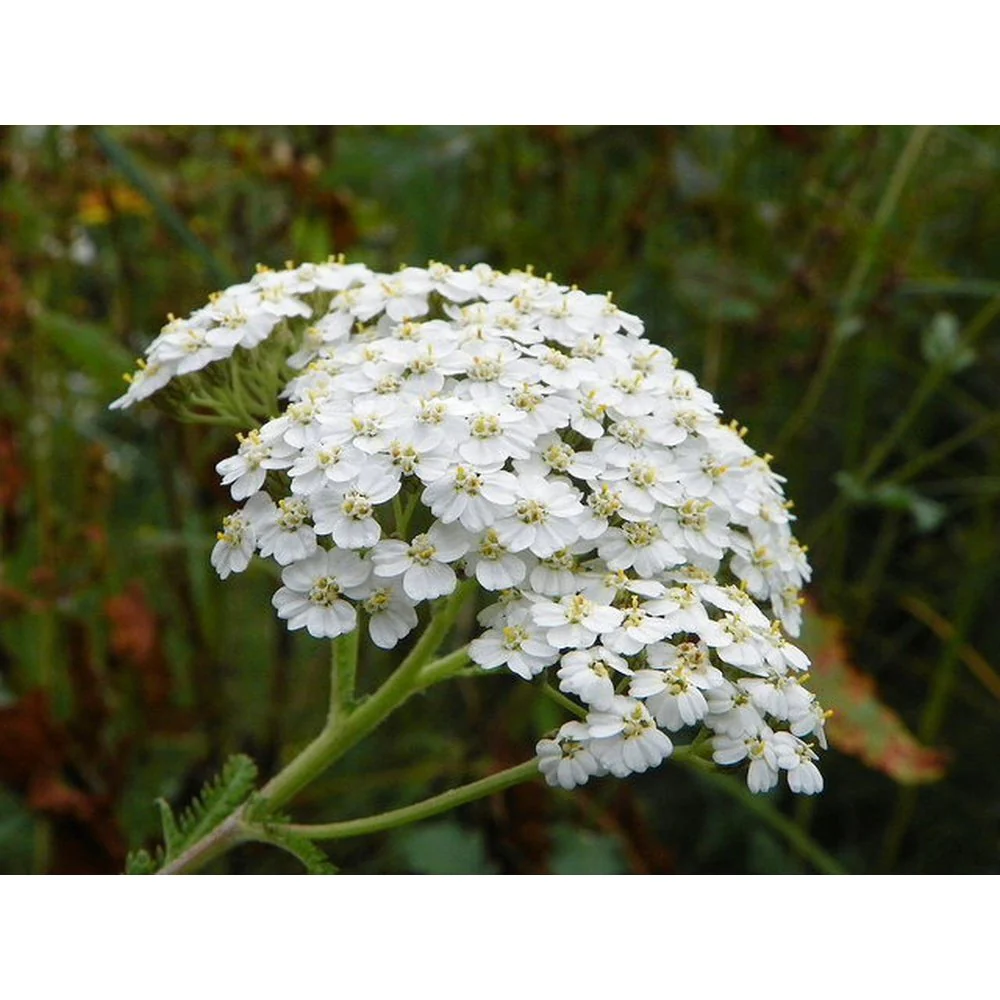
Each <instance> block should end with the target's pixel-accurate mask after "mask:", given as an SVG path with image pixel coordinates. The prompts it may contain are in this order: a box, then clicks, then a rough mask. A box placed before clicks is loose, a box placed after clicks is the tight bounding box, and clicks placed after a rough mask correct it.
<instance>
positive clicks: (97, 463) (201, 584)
mask: <svg viewBox="0 0 1000 1000" xmlns="http://www.w3.org/2000/svg"><path fill="white" fill-rule="evenodd" d="M998 177H1000V132H998V131H997V130H995V129H978V128H938V129H926V128H919V129H912V128H904V127H878V128H862V127H831V128H804V127H797V126H782V127H769V128H763V127H761V128H726V127H704V128H679V127H678V128H652V127H642V128H640V127H635V128H632V127H627V128H626V127H535V128H521V127H516V128H472V127H428V128H415V127H385V128H376V127H364V128H333V127H273V128H271V127H269V128H235V127H215V128H201V127H198V128H192V127H170V128H139V127H129V128H111V129H103V130H95V129H83V128H78V129H57V128H5V129H3V130H2V131H0V386H2V389H0V871H2V872H8V873H10V872H30V871H39V872H42V871H62V872H96V871H120V870H121V869H122V865H123V862H124V855H125V849H126V847H127V846H131V847H138V846H142V845H143V844H147V845H148V844H150V843H151V842H152V840H153V839H154V838H155V837H156V835H157V829H158V826H157V823H158V821H157V811H156V809H155V807H154V800H155V799H156V798H158V797H163V798H166V799H168V800H170V801H171V802H173V803H175V804H181V803H182V802H184V801H187V800H188V799H190V798H191V796H192V795H193V794H194V793H196V792H197V791H198V789H199V788H201V786H202V785H203V784H204V783H205V781H206V780H207V779H208V778H210V776H211V775H212V774H214V773H216V772H217V771H218V768H219V766H220V764H221V762H222V760H223V759H224V758H225V756H226V755H228V754H230V753H233V752H244V753H247V754H249V755H250V756H251V757H252V758H253V759H254V760H255V761H256V762H257V764H258V766H259V768H260V770H261V772H262V773H263V774H269V773H273V771H274V770H275V768H276V765H277V763H278V762H279V761H280V760H282V759H285V758H287V756H288V754H289V752H290V751H291V750H293V749H294V748H296V747H298V746H300V745H301V744H302V742H303V741H304V740H306V739H307V738H308V737H309V736H310V735H311V734H312V733H313V732H314V731H315V730H316V729H317V728H318V725H319V720H320V719H321V717H322V714H323V710H324V706H323V702H324V698H325V685H326V659H327V657H326V649H325V648H323V646H322V644H318V643H315V642H313V641H311V640H309V639H308V637H301V636H290V635H289V634H288V633H287V632H286V631H285V630H284V628H283V627H279V625H278V623H277V622H276V621H275V620H274V618H273V616H272V614H271V609H270V605H269V597H270V593H271V592H272V590H273V586H274V584H273V580H272V579H271V577H270V576H269V575H268V573H267V572H266V571H264V570H263V569H260V570H258V571H254V572H251V573H249V574H247V575H245V576H243V577H240V578H237V579H233V580H230V581H228V582H227V583H226V584H221V583H220V582H219V581H218V580H217V579H215V576H214V573H213V572H212V571H211V569H210V567H209V565H208V554H209V551H210V548H211V544H212V542H213V540H214V531H215V530H216V525H217V523H218V521H219V519H220V517H221V514H222V513H223V512H224V511H225V510H227V509H228V504H227V497H226V496H225V493H224V492H223V491H222V490H220V488H219V487H218V484H217V478H216V476H215V473H214V471H213V467H214V464H215V462H216V461H217V460H218V458H219V457H220V456H222V455H223V454H225V453H226V449H227V448H228V447H229V444H230V442H229V441H227V439H226V436H225V434H222V435H221V436H220V435H219V434H217V433H214V432H209V431H206V430H204V429H202V428H192V427H183V426H178V425H176V424H174V423H171V422H170V421H169V420H168V419H166V418H164V417H162V416H161V415H159V414H158V413H157V412H156V410H155V409H154V408H153V407H151V406H147V407H143V408H140V409H139V410H136V411H130V412H129V413H127V414H126V415H122V414H114V413H109V412H108V411H107V410H106V405H107V403H108V402H109V401H110V400H111V399H112V398H114V396H116V395H118V393H119V391H120V388H121V383H120V374H121V372H122V371H124V370H126V369H127V368H129V367H130V366H131V360H132V358H133V357H134V356H136V355H137V354H138V353H140V352H141V350H142V349H143V348H144V346H145V345H146V344H147V343H148V341H149V340H150V339H151V337H152V336H154V335H155V333H156V332H157V331H158V330H159V328H160V326H161V325H162V323H163V322H164V316H165V314H166V313H168V312H173V313H176V314H178V315H181V314H185V313H187V312H188V311H190V310H192V309H194V308H196V307H198V306H199V305H201V304H202V303H203V302H204V301H205V299H206V298H207V296H208V294H209V293H210V292H212V291H214V290H216V289H218V288H221V287H223V286H224V285H225V284H227V283H229V282H231V281H235V280H242V278H243V277H244V276H246V275H248V274H249V273H251V272H252V270H253V267H254V265H255V264H256V263H257V262H262V263H265V264H269V265H280V264H282V263H283V262H284V261H285V260H286V259H294V260H310V259H320V258H323V257H325V256H326V255H327V254H328V253H331V252H344V253H346V254H347V255H348V256H349V257H350V258H353V259H358V260H363V261H365V262H366V263H368V264H370V265H371V266H373V267H376V268H388V269H392V268H394V267H396V266H397V265H398V264H400V263H402V262H409V263H423V262H425V261H426V260H427V259H428V258H434V259H439V260H443V261H447V262H449V263H452V264H461V263H473V262H475V261H478V260H487V261H489V262H490V263H492V264H493V265H494V266H496V267H498V268H508V267H522V266H524V265H525V264H533V265H534V266H535V267H536V269H537V270H539V271H541V272H546V271H551V272H552V273H553V275H554V276H555V277H556V278H558V279H559V280H561V281H565V282H575V283H578V284H579V285H580V286H581V287H583V288H585V289H587V290H591V291H598V292H603V291H605V290H607V289H612V290H614V292H615V298H616V301H617V302H619V304H621V305H622V307H623V308H625V309H627V310H629V311H631V312H635V313H638V314H640V315H641V316H643V318H644V319H645V320H646V322H647V329H648V330H649V332H650V335H651V336H652V338H653V339H656V340H658V341H659V342H661V343H663V344H665V345H666V346H668V347H669V348H670V349H671V350H672V351H673V352H674V353H675V354H676V355H677V356H678V357H679V359H680V361H681V363H682V365H684V366H685V367H687V368H689V369H690V370H691V371H693V372H694V373H695V374H696V375H697V376H698V378H699V379H700V380H701V382H702V383H703V384H704V385H705V386H706V387H708V388H709V389H711V390H712V391H713V392H714V393H715V394H716V396H717V398H718V399H719V401H720V403H721V404H722V406H723V407H724V409H725V411H726V412H727V413H728V414H729V415H731V416H735V417H737V418H738V419H739V420H740V421H741V422H742V423H745V424H746V425H747V426H748V427H749V428H750V434H749V440H750V442H751V443H752V444H753V445H754V446H755V447H756V448H757V449H758V450H760V451H770V452H773V453H774V454H775V455H776V462H775V465H776V468H777V469H778V470H779V471H781V472H782V473H784V474H785V475H786V476H787V477H788V480H789V483H788V492H789V495H790V496H791V497H793V498H794V499H795V501H796V513H797V514H798V517H799V525H798V528H799V534H800V536H801V537H802V538H803V539H804V540H805V541H807V542H808V543H809V545H810V549H811V558H812V561H813V564H814V569H815V584H814V586H813V587H812V588H811V594H812V597H813V598H814V600H815V601H816V602H817V603H818V605H819V606H820V607H822V609H823V611H824V612H825V613H826V614H828V615H832V616H835V617H836V618H838V619H840V620H841V621H842V622H843V624H844V628H845V630H846V631H845V638H846V648H847V651H848V652H849V655H850V657H851V659H852V660H853V663H854V665H855V666H856V667H857V668H858V669H859V670H860V671H861V672H863V674H865V675H868V677H870V678H872V679H874V681H875V683H876V684H877V685H878V690H879V693H880V697H881V700H882V702H883V703H885V704H887V705H890V706H892V707H893V708H894V709H895V710H896V711H897V712H898V713H899V715H900V716H901V717H902V719H903V721H904V722H905V723H906V724H907V725H908V726H909V728H910V729H911V730H912V731H913V732H914V733H916V734H917V735H918V736H919V738H920V739H921V740H922V741H923V742H924V743H925V744H926V745H928V746H934V747H938V748H940V749H942V750H943V751H944V752H945V754H946V758H945V759H946V767H945V774H944V777H943V778H942V779H941V780H939V781H937V782H934V783H930V784H927V785H924V786H921V787H920V788H919V790H918V789H917V787H915V786H911V787H902V786H900V785H898V784H896V783H895V782H894V781H893V779H892V778H890V777H889V776H888V775H887V774H885V773H882V772H880V771H877V770H874V769H872V768H870V767H866V766H865V765H864V764H862V763H861V762H860V761H859V760H857V759H856V758H855V757H854V756H852V755H849V754H846V753H838V752H837V751H836V750H834V751H831V752H830V753H828V754H827V755H826V757H825V759H824V773H825V775H826V779H827V787H828V790H827V792H826V793H825V794H824V795H823V796H822V797H821V798H820V799H818V800H816V801H812V802H805V803H801V802H800V803H793V802H791V801H790V799H789V797H788V796H786V795H782V794H775V795H773V796H771V797H769V798H768V799H766V800H764V801H763V803H758V804H757V811H756V812H751V811H749V810H748V806H747V803H746V801H745V799H744V797H742V796H740V795H739V794H734V792H733V789H735V788H736V787H737V786H738V784H739V779H738V778H736V777H732V778H731V779H730V780H729V782H728V783H725V782H723V783H720V782H718V781H709V780H703V779H702V778H701V777H700V776H698V775H697V774H693V773H689V772H687V771H685V770H683V769H681V768H678V767H675V766H672V765H670V764H669V763H668V764H665V765H664V766H663V767H661V768H660V769H659V770H658V771H656V772H654V773H651V774H647V775H644V776H642V777H641V778H633V779H631V780H629V781H627V782H620V781H616V780H613V779H607V780H605V781H603V782H597V783H592V784H591V785H590V786H588V788H586V789H585V790H583V791H582V792H579V793H574V794H573V795H568V794H564V793H555V792H551V791H549V790H547V789H546V788H545V787H544V786H541V785H528V786H523V787H520V788H517V789H513V790H511V791H510V792H508V793H505V794H504V795H503V796H499V797H497V798H496V799H494V800H491V801H487V802H482V803H478V804H475V805H471V806H467V807H464V808H463V809H462V810H460V811H459V812H458V813H456V814H455V815H454V816H451V817H446V818H441V819H438V820H434V821H431V822H428V823H426V824H423V825H420V826H416V827H413V828H412V829H408V830H404V831H400V832H397V833H394V834H386V835H382V836H378V837H372V838H368V839H366V840H364V841H357V842H355V841H346V842H342V843H337V844H335V845H333V847H332V848H331V849H330V851H329V853H330V856H331V858H332V860H333V861H334V862H335V863H336V865H337V866H338V867H340V868H341V869H343V870H346V871H353V872H407V871H412V872H442V873H444V872H483V873H486V872H503V873H515V874H521V873H536V872H548V871H551V872H558V873H579V872H594V873H605V872H637V873H638V872H674V871H678V872H795V871H809V870H813V869H814V867H815V866H817V861H816V857H817V856H820V857H821V858H823V857H825V858H828V859H829V860H830V862H831V864H830V865H827V866H826V867H828V868H830V867H833V866H834V865H836V866H839V867H842V868H844V869H846V870H849V871H855V872H876V871H888V872H928V873H930V872H993V871H997V870H998V865H997V850H998V833H1000V828H998V814H1000V797H998V791H1000V773H998V771H997V770H996V769H995V768H994V767H993V766H992V765H993V764H994V762H995V759H996V751H995V746H996V744H995V739H996V736H997V722H998V718H1000V701H998V699H1000V677H998V675H997V673H996V672H995V671H994V668H993V666H992V663H993V662H994V661H995V660H996V659H997V656H998V650H1000V619H998V616H997V615H996V613H995V609H996V603H997V602H996V596H995V595H996V573H997V569H996V567H997V547H998V542H997V530H996V525H997V520H998V519H997V497H998V493H1000V449H998V437H997V429H998V427H1000V412H998V392H997V384H998V374H1000V364H998V362H1000V356H998V355H1000V350H998V337H997V329H998V328H997V324H996V322H995V321H994V318H995V316H996V315H997V313H998V312H1000V197H998V195H997V191H998V184H997V181H998ZM991 609H994V610H993V611H991ZM386 667H387V664H386V663H385V662H381V661H372V662H371V663H369V664H366V665H364V668H363V669H367V670H368V671H369V674H370V676H375V675H378V674H379V673H380V672H382V671H384V670H385V669H386ZM362 681H364V673H363V674H362ZM537 701H538V699H536V698H533V697H532V691H531V689H530V687H528V686H527V685H524V684H522V683H520V682H518V681H517V680H516V679H515V678H513V677H501V676H498V677H490V678H486V679H479V680H474V681H472V680H469V681H462V682H460V683H459V684H457V685H450V686H449V690H440V691H438V690H435V691H434V692H432V693H430V694H428V695H427V696H424V697H422V698H420V699H417V700H416V701H415V702H414V703H411V704H408V705H407V706H406V707H405V708H404V709H403V710H402V711H401V712H400V713H399V715H398V716H396V717H394V718H393V719H392V720H391V722H390V723H389V724H388V725H387V726H386V727H385V729H384V731H380V732H379V733H378V735H377V736H376V737H375V738H374V739H373V740H371V741H369V742H368V743H367V744H366V745H365V747H364V748H361V749H359V750H358V751H356V752H354V753H353V754H352V755H351V756H350V757H349V758H348V759H347V760H346V761H345V762H344V765H345V766H344V767H342V768H338V770H337V771H336V772H335V773H334V774H332V775H330V776H329V777H328V778H327V779H324V780H323V781H321V782H320V783H319V784H317V785H316V786H314V787H313V788H311V789H310V790H309V791H308V793H307V794H306V795H305V796H304V797H303V798H302V799H301V800H300V801H299V802H298V803H297V804H296V808H295V810H294V812H295V815H296V817H301V818H302V819H303V820H310V819H311V820H315V821H320V820H334V819H340V818H345V819H346V818H351V817H354V816H359V815H365V814H367V813H370V812H373V811H377V810H380V809H385V808H392V807H394V806H398V805H403V804H406V803H408V802H411V801H414V800H416V799H418V798H421V797H424V796H426V795H429V794H433V793H434V792H436V791H439V790H442V789H443V788H446V787H449V786H450V785H453V784H457V783H459V782H461V781H465V780H470V779H471V778H472V777H478V776H481V775H482V774H483V773H485V772H486V771H488V770H489V769H491V768H495V767H501V766H507V765H510V764H513V763H517V762H518V761H520V760H522V759H524V758H525V757H526V756H527V755H528V754H529V753H530V751H531V748H532V747H533V745H534V742H535V740H536V738H537V737H538V736H539V735H540V734H541V733H542V732H543V731H544V730H546V729H547V728H549V727H550V726H552V725H553V724H554V723H555V722H556V721H557V716H555V715H552V714H550V709H549V708H547V707H542V708H540V707H539V706H538V704H537ZM875 725H876V723H874V722H873V723H872V727H873V729H872V732H873V733H874V726H875ZM883 764H886V762H885V761H883ZM891 764H892V762H891V761H890V762H888V764H887V765H886V766H887V768H888V770H890V771H891V770H892V766H891ZM817 852H819V854H818V855H817ZM818 866H819V867H820V868H823V867H824V863H823V862H822V860H821V861H820V862H819V864H818ZM214 870H217V871H229V872H232V873H236V874H271V873H277V872H291V871H296V870H297V868H296V866H295V862H294V861H293V860H292V859H289V858H287V857H286V856H285V855H281V854H278V853H277V852H274V851H268V850H267V849H265V848H246V849H241V850H240V851H237V852H236V853H234V854H233V855H232V856H231V857H229V858H226V859H223V860H222V861H220V862H218V863H217V865H216V868H215V869H214Z"/></svg>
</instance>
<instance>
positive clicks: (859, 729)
mask: <svg viewBox="0 0 1000 1000" xmlns="http://www.w3.org/2000/svg"><path fill="white" fill-rule="evenodd" d="M801 645H802V648H803V649H804V650H805V651H806V652H807V653H808V654H809V656H810V658H811V659H812V668H811V670H810V676H811V678H812V680H811V683H810V685H809V686H810V687H811V688H812V689H813V690H814V691H815V692H816V694H817V695H818V696H819V699H820V701H822V703H823V704H824V705H825V706H826V708H828V709H832V710H833V715H832V717H831V718H830V721H829V723H828V725H827V732H828V734H829V737H830V742H831V743H832V744H833V746H834V747H836V748H837V749H838V750H840V751H841V752H843V753H846V754H850V755H851V756H853V757H857V758H858V759H859V760H861V761H862V762H863V763H864V764H866V765H867V766H868V767H871V768H874V769H875V770H877V771H882V772H883V773H884V774H887V775H888V776H889V777H890V778H892V779H893V780H894V781H897V782H899V784H901V785H918V784H926V783H928V782H932V781H938V780H939V779H940V778H942V777H943V776H944V773H945V765H946V762H947V758H946V756H945V754H943V753H942V752H941V751H940V750H935V749H932V748H930V747H925V746H923V745H922V744H921V743H920V742H919V741H918V740H917V738H916V737H915V736H914V735H913V734H912V733H911V732H910V731H909V730H908V729H907V728H906V726H905V724H904V723H903V721H902V719H900V717H899V716H898V715H897V714H896V713H895V712H894V711H893V710H892V709H891V708H889V707H888V706H887V705H885V704H883V702H882V701H880V700H879V697H878V693H877V691H876V688H875V682H874V680H872V678H871V677H869V676H868V675H867V674H864V673H862V672H861V671H860V670H859V669H858V668H857V667H856V666H854V664H853V663H851V659H850V654H849V651H848V648H847V643H846V640H845V629H844V625H843V622H841V621H840V619H838V618H834V617H833V616H831V615H824V614H821V613H820V612H819V611H818V610H817V609H816V608H815V607H812V608H810V609H809V611H808V612H807V614H806V615H805V627H804V629H803V635H802V640H801Z"/></svg>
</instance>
